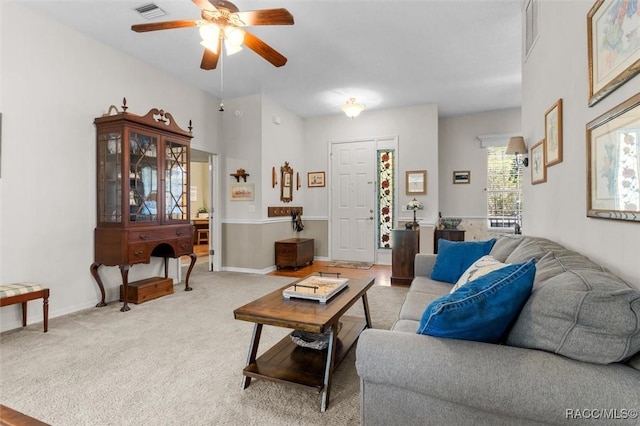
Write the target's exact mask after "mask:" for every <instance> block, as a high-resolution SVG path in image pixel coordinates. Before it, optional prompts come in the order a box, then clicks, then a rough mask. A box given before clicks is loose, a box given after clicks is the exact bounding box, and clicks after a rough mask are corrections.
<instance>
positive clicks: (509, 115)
mask: <svg viewBox="0 0 640 426" xmlns="http://www.w3.org/2000/svg"><path fill="white" fill-rule="evenodd" d="M520 125H521V116H520V108H511V109H504V110H498V111H487V112H481V113H477V114H467V115H461V116H452V117H444V118H441V119H440V135H439V139H440V151H439V153H440V157H439V158H440V211H442V216H443V217H447V216H448V217H452V216H453V217H462V218H474V219H478V218H482V219H486V217H487V194H486V191H485V188H486V186H487V153H486V150H485V149H484V148H482V147H481V146H480V140H479V139H478V136H481V135H495V134H511V135H514V136H515V135H520ZM454 170H469V171H471V183H469V184H457V185H455V184H454V183H453V171H454Z"/></svg>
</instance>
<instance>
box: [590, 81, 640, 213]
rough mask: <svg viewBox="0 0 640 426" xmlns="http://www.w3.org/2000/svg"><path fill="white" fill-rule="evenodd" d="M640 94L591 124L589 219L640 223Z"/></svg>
mask: <svg viewBox="0 0 640 426" xmlns="http://www.w3.org/2000/svg"><path fill="white" fill-rule="evenodd" d="M639 165H640V94H637V95H635V96H633V97H632V98H630V99H628V100H627V101H625V102H623V103H621V104H620V105H618V106H617V107H615V108H613V109H611V110H609V111H607V112H605V113H604V114H602V115H601V116H600V117H598V118H596V119H595V120H593V121H591V122H590V123H589V124H587V216H589V217H596V218H601V219H617V220H630V221H635V222H640V173H638V172H639V171H640V170H639V169H640V167H639Z"/></svg>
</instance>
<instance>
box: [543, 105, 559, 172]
mask: <svg viewBox="0 0 640 426" xmlns="http://www.w3.org/2000/svg"><path fill="white" fill-rule="evenodd" d="M544 135H545V141H546V142H545V144H544V146H545V150H546V152H545V166H547V167H549V166H553V165H554V164H558V163H561V162H562V99H558V101H557V102H556V103H555V104H553V106H552V107H551V108H549V109H548V110H547V112H546V113H545V115H544Z"/></svg>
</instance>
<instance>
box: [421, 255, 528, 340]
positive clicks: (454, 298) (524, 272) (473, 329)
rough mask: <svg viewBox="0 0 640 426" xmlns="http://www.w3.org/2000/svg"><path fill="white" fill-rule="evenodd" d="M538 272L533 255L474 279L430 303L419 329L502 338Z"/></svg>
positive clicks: (456, 335) (442, 334)
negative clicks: (526, 259)
mask: <svg viewBox="0 0 640 426" xmlns="http://www.w3.org/2000/svg"><path fill="white" fill-rule="evenodd" d="M535 273H536V267H535V260H533V259H532V260H530V261H528V262H526V263H521V264H515V265H508V266H506V267H504V268H502V269H498V270H496V271H493V272H490V273H488V274H487V275H484V276H482V277H480V278H478V279H476V280H473V281H470V282H469V283H467V284H466V285H463V286H462V287H460V288H459V289H458V290H456V291H454V292H453V293H450V294H447V295H445V296H442V297H440V298H438V299H436V300H435V301H433V302H432V303H431V304H430V305H429V306H427V309H425V311H424V313H423V315H422V318H421V320H420V327H419V329H418V333H420V334H427V335H430V336H436V337H447V338H453V339H463V340H475V341H480V342H489V343H497V342H499V341H500V340H501V339H502V338H503V336H504V335H505V333H506V331H507V330H508V328H509V326H510V325H511V323H512V321H513V320H514V319H515V318H516V317H517V316H518V313H519V312H520V309H521V308H522V306H523V305H524V304H525V302H526V301H527V298H528V297H529V294H530V293H531V287H532V286H533V278H534V276H535Z"/></svg>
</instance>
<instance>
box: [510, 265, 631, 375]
mask: <svg viewBox="0 0 640 426" xmlns="http://www.w3.org/2000/svg"><path fill="white" fill-rule="evenodd" d="M506 343H507V344H508V345H512V346H520V347H525V348H532V349H542V350H545V351H549V352H554V353H557V354H560V355H563V356H566V357H569V358H573V359H577V360H580V361H586V362H593V363H597V364H609V363H612V362H620V361H625V360H626V359H628V358H630V357H632V356H633V355H634V354H635V353H637V352H638V351H640V290H637V289H634V288H632V287H630V286H629V285H628V284H627V283H625V282H624V281H622V280H621V279H620V278H618V277H616V276H615V275H613V274H611V273H609V272H606V271H601V270H594V269H573V270H569V271H566V272H562V273H560V274H558V275H555V276H553V277H550V278H549V279H547V280H546V281H545V284H544V285H542V286H539V287H537V288H535V289H534V290H533V292H532V293H531V296H530V297H529V300H528V301H527V303H526V304H525V306H524V307H523V309H522V311H521V312H520V315H519V317H518V319H517V321H516V322H515V324H514V326H513V328H512V329H511V331H510V333H509V335H508V338H507V341H506Z"/></svg>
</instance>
